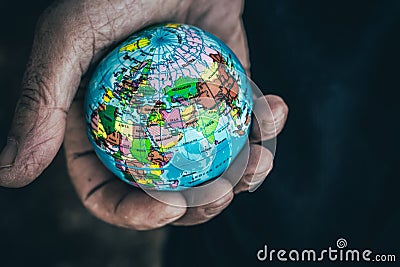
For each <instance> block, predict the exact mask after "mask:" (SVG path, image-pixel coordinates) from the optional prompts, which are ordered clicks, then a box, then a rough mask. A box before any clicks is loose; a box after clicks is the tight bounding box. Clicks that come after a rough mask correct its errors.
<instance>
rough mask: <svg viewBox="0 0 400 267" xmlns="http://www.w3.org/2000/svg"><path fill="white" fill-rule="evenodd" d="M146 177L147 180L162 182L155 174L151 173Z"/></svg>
mask: <svg viewBox="0 0 400 267" xmlns="http://www.w3.org/2000/svg"><path fill="white" fill-rule="evenodd" d="M145 175H146V178H147V179H151V180H157V181H159V180H161V178H160V176H158V175H155V174H153V173H150V172H149V173H146V174H145Z"/></svg>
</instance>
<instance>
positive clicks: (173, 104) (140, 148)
mask: <svg viewBox="0 0 400 267" xmlns="http://www.w3.org/2000/svg"><path fill="white" fill-rule="evenodd" d="M252 107H253V102H252V90H251V86H250V83H249V81H248V78H247V76H246V74H245V70H244V69H243V66H242V65H241V64H240V62H239V60H238V59H237V58H236V56H235V54H234V53H233V52H232V51H231V50H230V49H229V48H228V47H227V46H226V45H225V44H224V43H223V42H222V41H221V40H219V39H218V38H217V37H215V36H214V35H212V34H210V33H208V32H206V31H204V30H202V29H199V28H196V27H194V26H189V25H184V24H176V23H168V24H162V25H156V26H152V27H149V28H146V29H144V30H142V31H140V32H137V33H135V34H133V35H132V36H130V37H129V38H128V39H127V40H126V41H124V42H123V43H121V44H120V45H119V46H118V47H116V48H115V49H114V50H113V51H112V52H110V53H109V54H108V55H107V56H106V57H105V58H104V59H103V60H102V61H101V62H100V64H99V65H98V66H97V68H96V70H95V71H94V74H93V76H92V79H91V81H90V82H89V86H88V90H87V93H86V99H85V118H86V123H87V133H88V137H89V140H90V142H91V143H92V144H93V147H94V149H95V152H96V154H97V156H98V158H99V159H100V160H101V162H102V163H103V164H104V165H105V166H106V167H107V168H108V169H109V170H110V171H111V172H113V173H114V174H115V175H116V176H117V177H119V178H120V179H122V180H123V181H125V182H127V183H129V184H131V185H135V186H140V187H142V188H143V189H155V190H168V191H174V190H182V189H186V188H190V187H194V186H196V185H199V184H201V183H203V182H205V181H208V180H210V179H213V178H216V177H218V176H220V175H221V174H222V173H223V172H224V171H225V170H226V169H227V168H228V166H229V164H230V163H231V162H232V161H233V159H234V158H235V157H236V156H237V155H238V153H239V152H240V150H241V149H242V147H243V146H244V144H245V143H246V141H247V137H248V133H249V128H250V122H251V113H252Z"/></svg>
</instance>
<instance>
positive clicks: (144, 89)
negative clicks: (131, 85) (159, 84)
mask: <svg viewBox="0 0 400 267" xmlns="http://www.w3.org/2000/svg"><path fill="white" fill-rule="evenodd" d="M137 92H138V93H139V94H143V96H153V95H154V94H155V93H156V90H155V89H154V88H153V87H151V86H149V85H140V86H139V88H138V91H137Z"/></svg>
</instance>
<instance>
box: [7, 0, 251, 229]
mask: <svg viewBox="0 0 400 267" xmlns="http://www.w3.org/2000/svg"><path fill="white" fill-rule="evenodd" d="M242 6H243V5H242V2H241V1H234V2H233V1H232V0H220V1H213V2H210V1H200V0H196V1H190V0H183V1H176V0H174V1H161V0H152V1H150V0H143V1H142V0H137V1H132V0H130V1H129V0H114V1H111V0H96V1H93V0H76V1H74V0H65V1H56V3H54V4H53V5H52V6H51V7H50V8H48V9H47V10H46V11H45V14H44V15H43V16H42V17H41V18H40V21H39V22H38V25H37V31H36V33H35V39H34V45H33V48H32V53H31V59H30V62H29V64H28V67H27V72H26V76H25V78H24V87H26V88H29V89H33V90H35V89H36V88H37V89H38V92H39V93H41V94H43V95H42V97H43V98H45V100H40V98H39V104H40V105H41V106H40V107H38V108H37V109H36V110H35V111H34V112H31V111H29V109H28V108H24V107H23V105H22V108H20V109H21V110H20V111H23V112H18V114H17V115H16V120H15V121H14V126H17V128H20V129H18V131H16V133H17V134H18V135H19V136H21V138H23V139H21V140H23V142H21V144H20V147H19V148H20V150H21V151H22V152H19V153H20V154H18V156H17V161H18V163H17V165H16V166H14V167H15V168H10V170H11V172H2V173H1V179H2V184H3V185H4V184H6V183H4V182H3V180H4V179H7V183H9V184H10V183H13V181H15V178H16V177H24V178H26V180H27V181H24V182H23V183H18V182H15V183H14V184H12V186H18V184H19V185H21V184H26V183H27V182H30V181H32V180H33V179H34V178H35V177H36V176H38V175H39V174H40V173H41V171H43V169H44V168H45V167H47V166H48V164H50V162H51V160H52V159H53V157H54V155H55V154H56V153H57V151H58V148H59V146H60V145H61V139H62V138H63V137H64V136H65V151H66V158H67V166H68V171H69V173H70V176H71V178H72V182H73V184H74V186H75V188H76V191H77V192H78V195H79V196H80V198H81V200H82V201H83V204H84V205H85V207H86V208H87V209H88V210H89V211H90V212H91V213H92V214H93V215H95V216H96V217H98V218H100V219H102V220H104V221H107V222H109V223H113V224H116V225H120V226H125V227H129V228H136V229H151V228H155V227H160V226H161V225H160V222H161V223H162V224H163V225H164V224H167V223H170V222H172V221H174V220H175V219H176V218H178V217H180V216H182V215H183V213H184V212H185V211H186V209H182V208H181V209H180V210H179V209H178V210H177V209H173V208H171V207H168V206H166V205H165V204H163V203H160V202H158V201H156V200H154V199H151V198H150V197H149V196H147V195H146V194H145V193H144V192H142V191H140V190H136V191H135V193H134V194H133V193H132V194H127V192H126V190H127V188H128V186H127V185H125V184H124V183H123V182H122V181H119V180H118V179H116V178H115V177H114V176H112V175H111V173H109V172H108V171H107V170H106V169H105V167H102V165H100V164H101V163H100V161H99V160H98V159H97V157H96V156H95V154H94V153H93V151H91V152H89V151H90V149H89V147H90V144H89V143H88V140H87V137H86V132H85V131H86V128H85V124H84V122H83V110H82V109H83V105H81V104H77V102H76V101H77V100H82V101H83V90H82V89H84V87H85V85H86V84H87V81H88V79H87V77H86V78H85V77H82V75H85V76H88V75H89V74H90V71H91V69H92V68H93V67H94V65H95V64H96V63H97V62H98V61H99V60H100V58H101V57H102V56H103V55H104V53H105V52H106V51H108V50H109V49H112V47H113V46H114V45H115V43H117V42H119V41H121V40H123V39H125V38H126V37H127V36H129V35H130V34H131V33H132V32H135V31H137V30H139V29H141V28H143V27H144V26H148V25H150V24H154V23H159V22H166V21H177V22H182V23H188V24H196V26H198V27H200V28H203V29H205V30H208V31H210V32H212V33H214V34H215V35H217V36H219V37H220V38H221V39H222V40H224V41H225V42H226V43H227V45H228V46H230V47H231V48H232V49H233V50H234V52H235V53H236V54H237V55H239V58H240V60H241V62H242V63H244V65H245V66H246V64H247V63H248V54H247V45H246V42H245V40H246V39H245V36H244V35H243V32H242V30H243V28H242V21H241V18H240V14H241V12H242ZM100 11H101V12H100ZM221 11H223V12H222V13H221ZM224 12H227V13H229V14H230V16H229V17H227V16H226V14H227V13H224ZM236 14H237V16H236ZM193 22H194V23H193ZM81 79H82V80H81ZM78 88H80V90H79V91H78V93H77V94H76V95H75V93H76V92H77V89H78ZM25 94H27V95H28V96H31V95H30V94H32V92H29V90H28V92H25ZM34 97H36V96H34ZM28 99H29V97H28ZM73 100H74V101H75V103H74V105H70V104H71V102H72V101H73ZM23 101H28V102H29V101H31V102H32V103H34V102H35V100H33V99H30V100H23ZM36 102H37V101H36ZM32 105H33V104H32ZM36 106H37V104H36ZM70 108H71V109H70ZM30 109H31V110H32V108H30ZM24 111H25V112H24ZM39 111H40V114H39ZM66 115H68V125H67V127H68V128H67V132H66V133H65V135H64V127H65V126H66V125H65V123H64V121H65V116H66ZM14 128H15V127H14ZM14 130H15V129H14ZM28 137H30V138H28ZM53 137H54V139H52V138H53ZM85 149H87V150H86V151H85ZM82 151H83V152H82ZM38 164H40V166H39V165H38ZM22 165H23V166H22ZM24 168H25V169H24ZM7 170H8V169H7ZM7 170H6V171H7ZM13 179H14V180H13ZM89 179H92V180H91V181H89ZM12 180H13V181H12ZM228 183H229V182H228ZM93 185H95V186H93ZM229 187H230V188H228V185H225V188H223V189H224V190H227V193H228V194H229V196H226V194H225V196H223V197H222V198H220V199H219V200H217V201H216V202H214V203H211V204H210V205H208V206H204V207H202V210H199V209H198V208H188V209H187V214H188V215H189V216H190V218H184V220H182V221H180V223H179V224H183V225H193V224H197V223H199V222H205V221H208V220H209V219H211V218H212V217H214V216H215V215H216V214H214V215H206V214H205V210H206V208H212V209H215V211H217V212H218V213H219V212H221V211H222V210H223V209H224V208H225V207H226V206H228V205H229V203H230V201H231V200H232V198H233V192H232V188H231V185H230V184H229ZM227 188H228V189H229V190H228V189H227ZM100 189H101V190H100ZM129 189H130V188H129ZM221 190H222V188H221ZM130 191H131V192H133V191H132V190H130ZM95 192H97V193H95ZM213 194H218V192H214V193H213ZM171 200H172V201H176V200H178V201H179V202H182V203H185V199H184V198H183V196H182V195H181V194H177V195H174V196H173V198H172V199H171ZM212 209H211V211H212ZM173 214H176V216H172V215H173Z"/></svg>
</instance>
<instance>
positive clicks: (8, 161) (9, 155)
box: [0, 139, 18, 169]
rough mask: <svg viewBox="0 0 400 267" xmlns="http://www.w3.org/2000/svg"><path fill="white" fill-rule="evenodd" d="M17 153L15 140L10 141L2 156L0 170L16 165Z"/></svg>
mask: <svg viewBox="0 0 400 267" xmlns="http://www.w3.org/2000/svg"><path fill="white" fill-rule="evenodd" d="M17 152H18V145H17V142H16V141H15V140H14V139H8V142H7V145H6V146H5V147H4V148H3V151H1V154H0V169H4V168H9V167H11V166H12V165H13V164H14V161H15V158H16V156H17Z"/></svg>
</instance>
